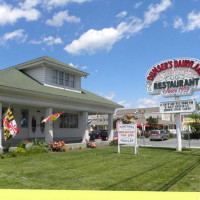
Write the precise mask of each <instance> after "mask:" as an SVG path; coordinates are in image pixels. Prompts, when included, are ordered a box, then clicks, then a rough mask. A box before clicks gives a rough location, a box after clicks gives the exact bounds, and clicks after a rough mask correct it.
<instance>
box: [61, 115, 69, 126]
mask: <svg viewBox="0 0 200 200" xmlns="http://www.w3.org/2000/svg"><path fill="white" fill-rule="evenodd" d="M60 128H69V114H68V113H63V114H62V115H61V116H60Z"/></svg>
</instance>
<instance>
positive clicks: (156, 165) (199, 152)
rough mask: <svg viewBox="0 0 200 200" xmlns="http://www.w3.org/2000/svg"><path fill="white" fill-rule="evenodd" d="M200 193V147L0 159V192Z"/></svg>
mask: <svg viewBox="0 0 200 200" xmlns="http://www.w3.org/2000/svg"><path fill="white" fill-rule="evenodd" d="M11 188H12V189H55V190H119V191H121V190H124V191H196V192H198V191H200V149H185V150H184V151H183V152H176V151H175V149H167V148H164V149H159V148H140V149H139V155H137V156H136V155H134V149H133V147H132V148H131V147H122V148H121V154H118V153H117V147H105V148H97V149H82V150H81V151H80V150H79V151H68V152H65V153H45V154H38V155H28V156H19V157H13V158H5V159H0V189H11Z"/></svg>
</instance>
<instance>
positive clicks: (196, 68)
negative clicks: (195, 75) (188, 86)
mask: <svg viewBox="0 0 200 200" xmlns="http://www.w3.org/2000/svg"><path fill="white" fill-rule="evenodd" d="M198 67H199V63H198V64H196V65H195V67H194V70H195V71H196V72H198Z"/></svg>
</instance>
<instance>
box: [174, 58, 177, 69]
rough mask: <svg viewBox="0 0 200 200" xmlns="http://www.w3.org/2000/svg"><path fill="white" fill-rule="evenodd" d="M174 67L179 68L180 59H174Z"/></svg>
mask: <svg viewBox="0 0 200 200" xmlns="http://www.w3.org/2000/svg"><path fill="white" fill-rule="evenodd" d="M174 67H175V68H177V67H178V61H177V60H174Z"/></svg>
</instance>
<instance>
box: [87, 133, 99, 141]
mask: <svg viewBox="0 0 200 200" xmlns="http://www.w3.org/2000/svg"><path fill="white" fill-rule="evenodd" d="M98 133H99V131H92V132H91V133H89V136H90V141H93V140H95V139H97V138H98V136H99V135H98Z"/></svg>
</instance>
